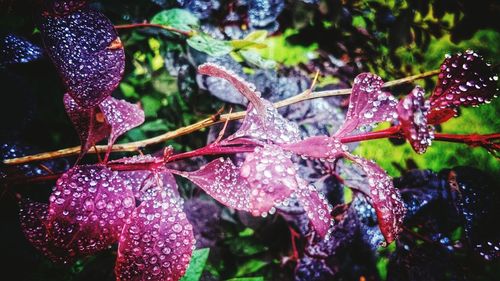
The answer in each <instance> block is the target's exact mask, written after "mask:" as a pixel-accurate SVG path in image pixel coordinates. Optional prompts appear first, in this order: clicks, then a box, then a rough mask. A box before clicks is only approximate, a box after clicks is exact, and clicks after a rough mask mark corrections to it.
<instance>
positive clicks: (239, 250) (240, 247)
mask: <svg viewBox="0 0 500 281" xmlns="http://www.w3.org/2000/svg"><path fill="white" fill-rule="evenodd" d="M250 238H251V237H237V238H233V239H229V240H226V244H227V245H228V246H229V249H230V251H231V252H232V253H233V254H235V255H237V256H242V257H244V256H252V255H255V254H258V253H262V252H265V251H267V247H266V246H264V245H262V244H259V243H258V242H257V241H255V240H254V239H250Z"/></svg>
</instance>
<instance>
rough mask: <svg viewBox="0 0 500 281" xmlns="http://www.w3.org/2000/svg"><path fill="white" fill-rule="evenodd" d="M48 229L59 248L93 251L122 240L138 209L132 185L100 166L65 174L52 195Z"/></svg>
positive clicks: (84, 251) (70, 171) (87, 252)
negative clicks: (131, 216) (124, 227)
mask: <svg viewBox="0 0 500 281" xmlns="http://www.w3.org/2000/svg"><path fill="white" fill-rule="evenodd" d="M49 201H50V205H49V214H48V223H49V224H48V232H49V236H50V237H51V238H52V239H54V243H55V245H56V246H58V247H62V248H66V249H72V250H74V251H75V252H77V253H81V254H82V255H86V254H93V253H96V252H97V251H100V250H102V249H105V248H107V247H109V246H110V245H111V244H113V243H115V242H116V241H117V240H118V236H119V234H120V232H121V230H122V228H123V225H124V224H125V220H126V219H127V217H128V216H129V215H130V214H131V212H132V210H133V209H134V208H135V199H134V196H133V193H132V189H131V187H130V186H127V185H126V183H125V181H124V180H123V179H122V178H121V177H120V176H119V175H118V173H117V172H112V171H111V170H109V169H108V168H106V167H104V166H100V165H89V166H75V167H74V168H72V169H70V170H69V171H68V172H66V173H64V174H63V175H62V176H61V177H60V178H59V179H58V180H57V183H56V187H55V189H54V191H53V193H52V195H51V196H50V198H49Z"/></svg>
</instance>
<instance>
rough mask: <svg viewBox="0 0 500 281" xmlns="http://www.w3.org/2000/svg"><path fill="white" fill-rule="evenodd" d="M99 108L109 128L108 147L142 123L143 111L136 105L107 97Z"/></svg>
mask: <svg viewBox="0 0 500 281" xmlns="http://www.w3.org/2000/svg"><path fill="white" fill-rule="evenodd" d="M99 108H100V109H101V110H102V112H103V113H104V118H105V119H106V122H107V123H108V124H109V125H110V126H111V135H110V136H109V140H108V145H110V146H111V145H113V144H114V143H115V141H116V139H117V138H118V137H119V136H121V135H122V134H124V133H125V132H127V131H128V130H130V129H132V128H135V127H137V126H139V125H141V124H142V123H144V111H143V110H142V109H141V108H140V107H139V106H138V105H136V104H133V103H129V102H127V101H124V100H119V99H115V98H113V97H108V98H107V99H105V100H104V101H103V102H102V103H101V104H100V105H99Z"/></svg>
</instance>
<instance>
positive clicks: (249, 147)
mask: <svg viewBox="0 0 500 281" xmlns="http://www.w3.org/2000/svg"><path fill="white" fill-rule="evenodd" d="M400 129H401V128H400V127H399V126H393V127H390V128H387V129H384V130H380V131H374V132H367V133H363V134H359V135H355V136H346V137H342V138H340V141H341V142H342V143H351V142H359V141H366V140H374V139H382V138H403V137H404V136H403V135H402V133H401V130H400ZM434 137H435V138H434V139H435V140H437V141H447V142H454V143H465V144H467V145H469V146H471V147H476V146H483V147H485V148H491V147H493V148H497V146H498V143H497V142H498V141H499V140H500V133H494V134H486V135H479V134H469V135H465V134H441V133H436V134H435V135H434ZM221 144H226V146H224V145H221ZM228 144H231V145H228ZM236 144H237V145H238V146H235V145H236ZM258 145H259V144H258V143H255V142H252V141H249V140H245V139H242V140H240V141H238V140H235V141H234V143H233V142H231V141H229V142H227V143H224V141H222V143H213V144H209V145H207V146H205V147H202V148H198V149H195V150H193V151H189V152H184V153H179V154H175V155H172V156H169V157H167V158H166V159H161V160H158V161H155V162H147V163H108V164H107V166H108V167H109V168H110V169H113V170H119V171H132V170H151V169H156V168H159V167H162V166H164V165H165V164H166V163H169V162H174V161H179V160H182V159H186V158H191V157H196V156H206V155H220V154H234V153H243V152H252V151H254V149H255V147H257V146H258ZM60 175H61V174H50V175H43V176H34V177H26V176H22V175H21V176H12V177H8V178H7V179H4V181H3V182H2V184H3V183H8V184H18V183H35V182H44V181H49V180H55V179H57V178H59V176H60Z"/></svg>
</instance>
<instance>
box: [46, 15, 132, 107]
mask: <svg viewBox="0 0 500 281" xmlns="http://www.w3.org/2000/svg"><path fill="white" fill-rule="evenodd" d="M40 31H41V34H42V38H43V41H44V44H45V47H46V49H47V52H48V54H49V56H50V58H51V59H52V61H53V62H54V64H55V66H56V68H57V70H58V71H59V73H60V75H61V77H62V79H63V82H64V84H65V86H66V88H67V90H68V93H69V94H70V95H71V97H73V98H74V99H75V101H76V102H77V103H78V104H79V105H80V106H82V107H84V108H92V107H94V106H96V105H98V104H99V103H100V102H102V101H103V100H104V99H106V98H107V97H108V96H109V95H110V94H111V92H112V91H113V90H114V89H115V88H116V87H117V86H118V83H119V82H120V80H121V77H122V74H123V70H124V67H125V53H124V51H123V46H122V44H121V41H120V38H119V37H118V35H117V33H116V31H115V29H114V27H113V24H112V23H111V22H110V21H109V20H108V19H107V18H106V17H105V16H104V15H103V14H101V13H100V12H97V11H94V10H92V9H83V10H78V11H75V12H73V13H71V14H68V15H65V16H60V17H52V16H43V17H42V20H41V24H40Z"/></svg>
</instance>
